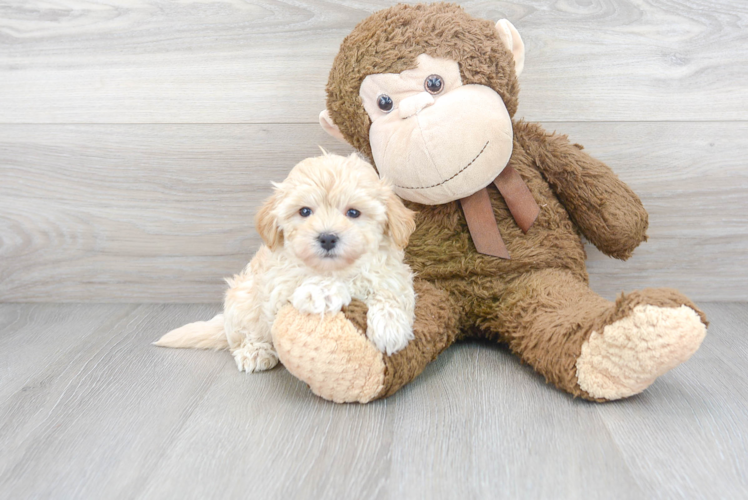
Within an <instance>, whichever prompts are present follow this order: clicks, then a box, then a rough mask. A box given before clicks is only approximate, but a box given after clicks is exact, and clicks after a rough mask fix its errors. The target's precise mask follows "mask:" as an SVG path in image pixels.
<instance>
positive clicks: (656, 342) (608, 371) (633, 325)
mask: <svg viewBox="0 0 748 500" xmlns="http://www.w3.org/2000/svg"><path fill="white" fill-rule="evenodd" d="M705 335H706V326H704V324H703V323H702V322H701V318H700V317H699V315H698V314H696V311H694V310H693V309H691V308H690V307H687V306H681V307H678V308H672V307H657V306H651V305H640V306H636V307H635V308H634V310H633V312H632V314H631V315H629V316H627V317H625V318H623V319H620V320H618V321H616V322H615V323H611V324H610V325H608V326H606V327H605V328H604V329H603V333H602V335H601V334H600V333H598V332H592V335H590V338H589V339H587V341H586V342H585V343H584V344H582V354H581V355H580V356H579V359H577V364H576V366H577V382H578V383H579V387H581V388H582V389H583V390H584V391H586V392H587V393H588V394H590V395H591V396H593V397H596V398H604V399H608V400H613V399H620V398H625V397H628V396H633V395H634V394H638V393H640V392H642V391H643V390H644V389H646V388H647V387H649V385H650V384H652V382H654V381H655V379H656V378H657V377H659V376H660V375H662V374H664V373H665V372H667V371H668V370H670V369H672V368H675V367H676V366H678V365H679V364H681V363H683V362H684V361H686V360H687V359H688V358H690V357H691V355H692V354H693V353H694V352H696V350H697V349H698V348H699V346H700V345H701V342H702V340H704V336H705Z"/></svg>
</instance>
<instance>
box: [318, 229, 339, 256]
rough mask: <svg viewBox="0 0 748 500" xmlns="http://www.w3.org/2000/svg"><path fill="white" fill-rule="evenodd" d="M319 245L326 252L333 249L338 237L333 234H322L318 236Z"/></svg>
mask: <svg viewBox="0 0 748 500" xmlns="http://www.w3.org/2000/svg"><path fill="white" fill-rule="evenodd" d="M317 239H318V240H319V244H320V246H321V247H322V248H324V249H325V250H327V251H328V252H329V251H330V250H332V249H333V248H335V244H336V243H337V242H338V235H337V234H333V233H324V234H320V235H319V238H317Z"/></svg>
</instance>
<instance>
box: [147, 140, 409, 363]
mask: <svg viewBox="0 0 748 500" xmlns="http://www.w3.org/2000/svg"><path fill="white" fill-rule="evenodd" d="M274 186H275V191H274V193H273V195H272V196H271V197H270V198H269V199H268V200H267V201H266V202H265V204H264V205H263V206H262V208H261V209H260V211H259V212H258V214H257V217H256V220H255V222H256V225H257V231H258V232H259V234H260V236H261V237H262V239H263V241H264V243H265V244H264V245H263V246H262V247H260V249H259V250H258V251H257V254H255V256H254V258H253V259H252V260H251V261H250V263H249V264H248V265H247V267H246V268H245V269H244V270H243V271H242V272H241V274H238V275H236V276H234V277H233V278H232V279H227V280H226V281H227V282H228V284H229V290H228V291H227V292H226V297H225V302H224V310H223V314H219V315H217V316H216V317H214V318H213V319H212V320H210V321H201V322H197V323H190V324H188V325H185V326H183V327H181V328H177V329H176V330H172V331H171V332H169V333H167V334H166V335H164V336H163V337H162V338H161V339H160V340H159V341H158V342H156V343H155V344H156V345H158V346H164V347H192V348H202V349H210V348H213V349H225V348H228V349H229V350H230V351H231V353H232V354H233V356H234V359H235V360H236V365H237V367H238V368H239V370H243V371H246V372H254V371H260V370H267V369H270V368H272V367H274V366H275V365H276V364H277V363H278V356H277V354H276V352H275V349H274V348H273V341H272V335H271V329H272V326H273V321H274V320H275V317H276V315H277V313H278V311H279V310H280V308H281V307H283V306H284V305H286V304H288V303H289V302H290V303H291V304H293V306H294V307H295V308H296V309H298V310H299V311H300V312H303V313H308V314H319V315H324V314H334V313H337V312H339V311H340V310H341V308H342V307H343V306H345V305H348V304H349V303H350V301H351V299H352V298H356V299H360V300H362V301H364V302H365V303H366V305H367V306H368V308H369V311H368V315H367V323H368V325H367V335H368V336H369V339H370V340H371V341H372V342H373V343H374V345H376V347H377V348H378V349H379V350H380V351H382V352H384V353H387V354H392V353H394V352H397V351H399V350H401V349H403V348H404V347H405V346H406V345H407V344H408V342H409V341H410V340H412V339H413V330H412V328H413V320H414V309H415V293H414V292H413V277H412V274H411V271H410V268H408V266H407V265H405V264H404V263H403V248H404V247H405V246H406V245H407V242H408V238H409V237H410V234H411V233H412V232H413V230H414V229H415V222H414V214H413V212H411V211H410V210H408V209H407V208H406V207H405V206H404V205H403V203H402V201H400V199H399V198H398V197H397V196H396V195H395V194H394V192H393V191H392V188H391V186H390V184H389V182H387V181H385V180H381V179H379V177H378V176H377V173H376V172H375V170H374V168H373V167H372V166H371V165H369V164H368V163H367V162H365V161H364V160H363V159H361V158H360V157H359V156H357V155H356V154H352V155H351V156H348V157H342V156H337V155H332V154H325V155H324V156H320V157H316V158H309V159H306V160H304V161H302V162H301V163H299V164H298V165H296V166H295V167H294V168H293V169H292V170H291V173H290V174H289V175H288V177H287V178H286V180H284V181H283V182H282V183H280V184H274Z"/></svg>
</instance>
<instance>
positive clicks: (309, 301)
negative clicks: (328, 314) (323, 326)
mask: <svg viewBox="0 0 748 500" xmlns="http://www.w3.org/2000/svg"><path fill="white" fill-rule="evenodd" d="M291 305H293V306H294V307H295V308H296V310H297V311H299V312H300V313H304V314H323V313H324V312H325V296H324V291H323V290H322V287H320V286H319V285H313V284H304V285H301V286H300V287H299V288H297V289H296V290H295V291H294V293H293V296H292V297H291Z"/></svg>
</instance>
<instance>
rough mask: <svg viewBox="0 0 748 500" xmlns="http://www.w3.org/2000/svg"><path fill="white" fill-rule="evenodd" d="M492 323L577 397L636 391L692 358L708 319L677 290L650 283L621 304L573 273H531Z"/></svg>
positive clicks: (512, 289)
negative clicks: (646, 287)
mask: <svg viewBox="0 0 748 500" xmlns="http://www.w3.org/2000/svg"><path fill="white" fill-rule="evenodd" d="M497 312H498V315H497V317H495V318H494V319H492V322H491V323H492V324H490V325H488V326H489V329H491V330H493V331H495V332H497V333H499V335H500V337H501V338H502V339H504V340H506V341H507V342H508V343H509V346H510V348H511V349H512V350H513V351H514V352H515V353H517V354H518V355H519V356H520V357H521V358H522V359H523V360H524V361H526V362H527V363H529V364H530V365H532V366H533V367H534V368H535V370H537V371H538V372H539V373H541V374H542V375H544V376H545V378H546V380H547V381H548V382H551V383H553V384H555V385H556V386H557V387H558V388H560V389H563V390H565V391H567V392H570V393H571V394H573V395H575V396H581V397H583V398H585V399H590V400H594V401H608V400H614V399H620V398H625V397H628V396H633V395H634V394H638V393H640V392H642V391H643V390H644V389H646V388H647V387H649V385H650V384H652V382H654V380H655V379H656V378H657V377H659V376H660V375H662V374H664V373H665V372H667V371H668V370H670V369H672V368H674V367H675V366H677V365H679V364H680V363H682V362H684V361H686V360H687V359H688V358H689V357H690V356H691V355H692V354H693V353H694V352H696V350H697V349H698V348H699V346H700V345H701V341H702V340H703V339H704V336H705V335H706V318H705V317H704V315H703V313H701V312H700V311H699V310H698V309H697V308H696V306H695V305H694V304H693V303H692V302H691V301H690V300H688V298H686V297H685V296H683V295H682V294H680V293H679V292H677V291H675V290H672V289H645V290H641V291H637V292H633V293H631V294H627V295H621V296H620V297H619V298H618V299H617V300H616V301H615V303H613V302H609V301H607V300H605V299H603V298H602V297H600V296H598V295H597V294H595V293H594V292H593V291H592V290H590V288H589V287H588V286H587V285H586V284H585V283H584V282H582V281H581V280H580V279H579V278H577V277H575V276H574V275H572V274H571V273H569V272H567V271H560V270H544V271H536V272H532V273H528V274H526V275H524V276H522V277H520V278H518V279H517V280H515V282H514V283H512V284H511V285H510V287H509V289H508V292H507V293H506V295H505V296H504V299H503V300H502V302H501V303H500V304H498V311H497Z"/></svg>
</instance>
